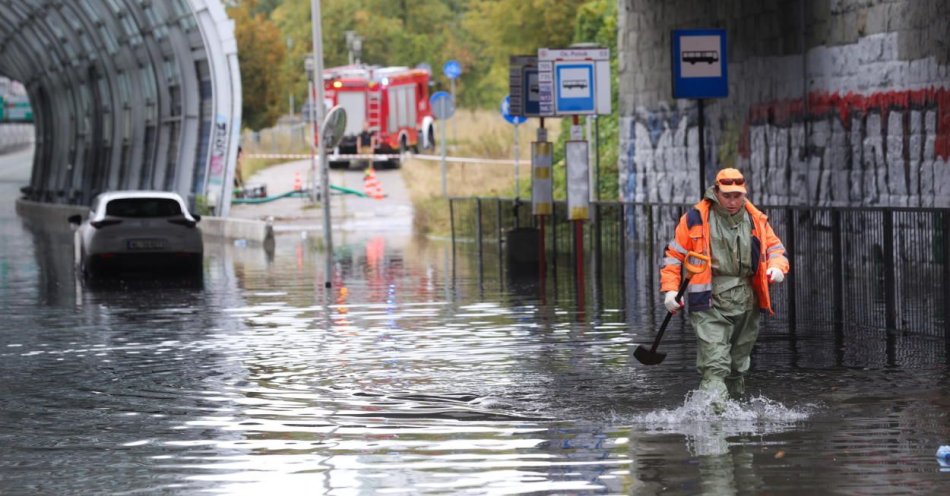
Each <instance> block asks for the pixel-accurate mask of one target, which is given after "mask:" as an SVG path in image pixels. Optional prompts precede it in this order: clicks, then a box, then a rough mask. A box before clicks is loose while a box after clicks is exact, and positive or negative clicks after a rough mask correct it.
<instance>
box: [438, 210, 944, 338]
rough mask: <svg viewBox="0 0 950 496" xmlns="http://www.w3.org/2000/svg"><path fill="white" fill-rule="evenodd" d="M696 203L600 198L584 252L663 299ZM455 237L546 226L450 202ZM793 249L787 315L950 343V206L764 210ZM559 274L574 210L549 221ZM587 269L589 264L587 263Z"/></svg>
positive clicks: (569, 252) (783, 303)
mask: <svg viewBox="0 0 950 496" xmlns="http://www.w3.org/2000/svg"><path fill="white" fill-rule="evenodd" d="M689 207H690V205H669V204H666V205H657V204H643V203H620V202H594V203H592V204H591V220H589V221H587V222H585V223H584V240H583V243H584V250H585V253H586V254H587V258H588V260H589V259H590V257H595V258H594V261H595V262H596V263H595V264H594V265H595V266H596V267H598V268H597V269H596V270H598V271H599V270H601V268H600V267H601V265H600V264H601V263H604V264H608V265H609V266H610V267H612V269H611V270H620V271H621V272H622V273H625V272H626V271H625V269H624V267H625V265H627V264H633V265H634V267H632V269H633V270H632V271H630V272H631V273H634V274H636V277H635V280H632V281H628V282H627V284H629V285H635V286H637V287H632V288H628V290H633V291H639V292H643V294H645V295H648V297H656V294H657V291H658V287H659V267H660V263H661V260H662V258H663V251H664V248H665V247H666V245H667V244H668V243H669V240H670V239H671V238H672V235H673V230H674V228H675V227H676V223H677V222H678V221H679V218H680V216H681V215H682V214H683V213H684V212H686V210H687V209H688V208H689ZM450 208H451V212H452V226H453V228H452V229H453V232H452V236H453V240H454V241H459V240H461V239H463V238H467V239H470V240H472V241H474V242H476V243H477V244H478V245H479V247H480V246H481V244H484V243H504V236H505V232H506V231H507V230H509V229H511V228H514V227H517V226H521V227H528V226H534V227H537V220H536V218H535V217H533V216H531V212H530V210H531V206H530V203H526V202H523V201H522V202H515V201H514V200H513V199H501V198H454V199H451V200H450ZM760 208H761V209H762V210H763V211H764V212H765V213H766V215H768V216H769V221H770V223H771V225H772V227H773V229H774V230H775V232H776V234H777V235H778V236H779V237H780V238H781V239H782V240H783V243H784V244H785V246H786V248H787V250H788V252H789V253H790V257H789V262H790V264H791V266H792V270H791V272H790V274H789V276H788V278H787V279H786V282H785V284H781V285H777V286H775V287H773V289H772V298H773V304H774V306H775V307H776V310H777V313H778V314H779V319H780V320H784V321H786V322H787V323H788V326H789V327H790V328H792V329H795V328H796V327H799V326H805V325H821V324H831V325H834V326H845V327H867V328H877V329H886V330H887V331H888V332H889V333H905V334H914V335H925V336H934V337H937V336H943V337H944V338H945V339H947V340H948V342H950V316H948V313H950V209H928V208H877V207H866V208H862V207H802V206H794V207H793V206H788V207H771V206H767V207H760ZM545 222H546V225H545V231H546V232H545V236H546V238H547V239H546V240H545V248H546V251H547V253H548V256H547V260H548V265H549V268H550V269H552V270H560V269H564V270H567V269H569V268H570V267H573V264H575V263H576V262H575V260H576V256H575V255H576V254H575V253H574V250H575V242H574V228H573V226H572V224H571V222H570V221H568V220H567V215H566V204H565V203H564V202H556V203H555V205H554V212H553V215H550V216H547V217H545ZM585 263H587V260H585Z"/></svg>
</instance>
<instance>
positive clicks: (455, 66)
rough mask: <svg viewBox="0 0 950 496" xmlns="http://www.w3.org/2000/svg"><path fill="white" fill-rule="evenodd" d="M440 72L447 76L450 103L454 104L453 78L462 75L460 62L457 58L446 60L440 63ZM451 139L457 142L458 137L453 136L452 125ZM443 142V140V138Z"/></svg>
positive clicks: (453, 128) (453, 129)
mask: <svg viewBox="0 0 950 496" xmlns="http://www.w3.org/2000/svg"><path fill="white" fill-rule="evenodd" d="M442 74H445V77H447V78H449V84H450V85H451V92H452V103H453V105H454V104H455V80H456V79H458V77H459V76H461V75H462V64H460V63H459V61H457V60H448V61H446V62H445V64H443V65H442ZM452 141H455V142H456V143H458V139H457V137H456V136H455V126H452ZM443 142H444V140H443Z"/></svg>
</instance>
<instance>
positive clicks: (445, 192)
mask: <svg viewBox="0 0 950 496" xmlns="http://www.w3.org/2000/svg"><path fill="white" fill-rule="evenodd" d="M446 126H448V123H447V122H445V121H442V125H441V126H440V127H441V128H442V139H441V140H439V141H441V142H442V147H441V148H442V161H441V163H442V197H443V198H447V197H448V196H449V188H448V184H447V183H446V179H445V174H446V171H445V128H446Z"/></svg>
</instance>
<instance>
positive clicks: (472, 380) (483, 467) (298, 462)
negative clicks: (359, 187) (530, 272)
mask: <svg viewBox="0 0 950 496" xmlns="http://www.w3.org/2000/svg"><path fill="white" fill-rule="evenodd" d="M18 186H19V184H14V183H0V198H6V199H10V198H13V197H14V195H15V194H16V188H17V187H18ZM3 201H4V203H2V204H0V308H2V313H3V316H4V317H3V318H4V322H3V325H2V326H0V372H2V377H3V380H2V382H0V407H2V408H0V446H2V449H0V493H2V494H156V493H173V494H178V493H183V494H205V493H207V494H255V495H256V494H267V493H270V494H280V495H287V494H446V493H461V494H521V493H533V494H544V493H554V494H659V493H664V494H831V493H833V494H937V493H946V491H947V488H950V472H948V471H947V470H950V469H948V468H942V467H941V466H940V464H939V463H938V461H937V460H936V458H935V456H934V455H935V452H936V450H937V448H938V447H939V446H940V445H942V444H950V418H948V412H950V394H948V393H950V381H948V379H950V373H948V368H947V359H946V349H945V344H944V342H943V341H942V340H923V339H911V338H905V337H900V338H898V339H897V341H896V343H894V342H892V343H891V346H892V347H895V348H896V350H897V351H896V356H897V357H898V359H897V360H896V361H895V360H885V359H884V358H882V355H883V351H882V350H883V349H884V347H885V345H884V344H883V343H884V341H885V337H886V336H885V335H884V334H882V333H881V332H879V331H868V330H849V331H846V336H845V339H843V340H838V341H836V340H835V339H833V337H832V336H831V335H830V334H829V333H828V332H826V331H825V330H822V329H814V330H807V329H805V330H802V329H799V330H798V331H797V333H796V334H794V335H792V334H790V333H789V332H788V331H787V330H786V329H784V328H783V327H782V326H781V325H770V326H769V327H768V328H767V329H765V330H764V331H763V335H762V337H761V339H760V343H759V346H758V348H757V351H756V354H755V356H754V362H753V370H752V372H751V376H750V380H749V389H750V391H751V397H750V399H749V400H748V401H746V402H742V403H736V404H731V405H730V406H729V409H728V411H727V412H726V413H725V414H724V415H722V416H718V417H717V416H711V415H710V414H708V413H707V412H708V409H707V408H705V404H704V400H703V398H702V397H700V396H699V395H690V394H689V393H690V390H691V389H692V388H693V387H695V385H696V384H697V383H698V377H697V375H696V373H695V371H694V370H693V367H692V364H691V362H692V356H693V352H694V348H693V344H692V338H691V337H690V334H689V331H688V329H686V328H684V326H683V321H682V320H681V319H679V318H677V319H675V320H674V323H673V325H672V326H671V328H670V330H669V331H668V333H667V338H666V339H665V341H664V343H663V345H662V348H663V349H664V350H665V351H667V352H669V355H668V357H667V359H666V361H665V362H664V363H662V364H661V365H657V366H653V367H645V366H643V365H640V364H639V363H637V362H636V361H635V360H634V359H633V357H632V351H633V349H634V348H635V346H636V344H637V343H649V342H650V341H652V338H653V336H654V334H653V332H654V329H655V325H656V322H658V321H659V318H660V317H661V314H660V313H659V312H660V309H661V307H659V305H656V306H644V305H642V304H638V305H634V304H631V302H634V301H647V300H650V299H649V298H646V299H644V298H641V299H640V300H637V298H636V295H634V294H632V293H631V292H624V291H619V290H618V288H621V287H622V280H621V277H619V274H616V273H615V272H616V271H611V272H613V273H614V274H613V275H611V274H610V273H608V274H605V275H604V277H603V280H602V281H601V284H602V286H603V295H604V296H603V297H601V298H599V299H598V298H593V297H590V298H587V302H588V305H587V307H586V308H584V309H583V311H582V309H580V308H578V306H577V304H576V303H575V298H574V296H573V294H572V293H571V291H570V288H571V287H572V286H571V285H570V284H565V283H564V281H565V280H566V279H567V277H568V276H567V275H565V274H563V273H561V274H559V279H558V280H559V281H560V282H559V283H557V284H556V285H555V284H554V283H553V282H552V283H551V284H550V285H547V284H546V287H545V291H544V293H543V297H542V293H541V290H540V288H539V287H538V285H536V284H530V283H524V282H516V281H510V280H506V279H505V278H503V277H500V276H499V275H498V274H499V270H498V264H497V260H496V257H494V256H483V259H484V261H483V263H485V264H491V263H493V264H494V265H488V266H487V267H486V266H482V267H481V270H479V267H478V265H477V261H478V260H479V258H478V257H476V256H474V255H473V254H472V247H471V246H470V245H468V246H466V247H463V248H462V249H460V250H458V251H456V253H455V255H454V256H453V254H452V253H451V250H450V249H449V247H448V246H447V245H446V244H445V243H440V242H424V241H420V240H413V239H412V238H411V237H409V236H408V235H405V234H400V233H398V232H391V231H390V232H387V233H384V234H381V235H379V236H374V235H368V236H364V237H362V238H360V239H356V238H353V239H348V238H347V236H337V242H338V244H339V245H338V250H337V256H336V259H335V263H334V273H333V276H332V280H333V287H332V288H331V289H330V290H329V291H327V290H325V289H324V280H325V275H324V274H323V267H324V258H323V255H322V253H321V252H320V251H319V249H318V247H319V242H317V241H316V240H314V239H311V238H308V237H306V236H305V235H303V234H300V233H287V234H284V235H282V236H280V237H279V239H278V242H277V247H276V250H275V252H274V253H273V255H268V254H267V253H265V252H264V251H263V250H262V249H260V248H257V247H254V246H235V245H233V244H223V243H222V244H209V245H208V246H207V255H206V261H205V280H204V285H203V287H200V288H194V287H187V286H185V285H179V284H177V283H176V282H174V281H138V282H135V283H128V284H114V285H107V286H104V287H95V288H89V287H83V286H82V285H77V283H76V281H75V280H74V277H73V274H72V271H71V270H72V268H71V265H70V264H71V261H70V256H71V255H70V247H69V239H70V238H69V235H68V233H63V232H62V231H60V232H58V233H52V232H47V231H43V230H41V229H40V228H28V227H27V226H24V225H23V223H22V222H21V220H20V219H19V218H18V217H17V216H16V214H15V213H14V211H13V204H12V200H3ZM64 224H65V221H64ZM489 253H494V252H489ZM493 260H494V262H493ZM639 307H643V308H644V309H643V310H636V308H639ZM658 307H659V308H658ZM645 312H647V313H649V315H648V316H647V315H645ZM836 343H838V344H836Z"/></svg>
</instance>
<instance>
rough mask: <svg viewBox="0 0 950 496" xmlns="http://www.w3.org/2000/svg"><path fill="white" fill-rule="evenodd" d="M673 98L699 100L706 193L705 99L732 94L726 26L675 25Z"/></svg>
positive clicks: (701, 184) (701, 185)
mask: <svg viewBox="0 0 950 496" xmlns="http://www.w3.org/2000/svg"><path fill="white" fill-rule="evenodd" d="M671 39H672V57H673V61H672V62H673V63H672V68H673V98H693V99H696V100H697V104H698V107H699V108H698V111H699V112H698V113H699V115H698V117H699V190H700V191H699V195H700V197H702V195H704V194H705V193H706V132H705V131H706V116H705V112H704V108H703V107H704V104H703V99H705V98H726V97H727V96H729V77H728V67H729V66H728V60H727V58H726V30H725V29H674V30H673V33H672V36H671Z"/></svg>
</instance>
